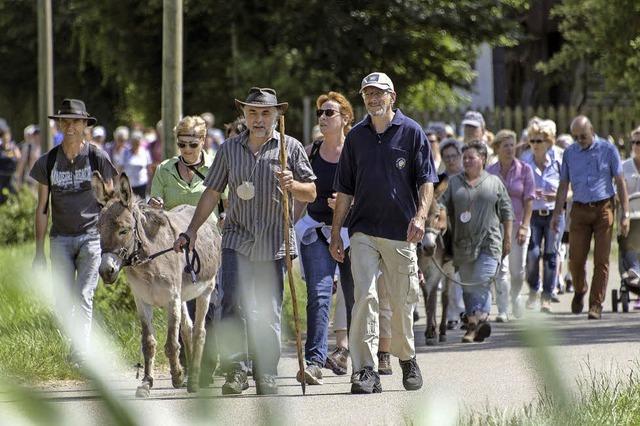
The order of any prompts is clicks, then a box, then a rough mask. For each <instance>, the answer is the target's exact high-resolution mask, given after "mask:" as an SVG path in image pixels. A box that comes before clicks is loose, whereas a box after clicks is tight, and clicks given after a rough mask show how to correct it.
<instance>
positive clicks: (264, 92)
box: [236, 87, 289, 114]
mask: <svg viewBox="0 0 640 426" xmlns="http://www.w3.org/2000/svg"><path fill="white" fill-rule="evenodd" d="M236 106H237V107H238V108H240V109H242V107H243V106H252V107H259V108H266V107H276V108H278V109H279V110H280V111H281V112H282V113H283V114H284V112H285V111H286V110H287V108H288V107H289V104H288V103H287V102H280V103H278V97H277V96H276V91H275V90H273V89H270V88H268V87H264V88H260V87H252V88H251V89H249V94H248V95H247V99H246V100H245V101H244V102H242V101H241V100H238V99H236Z"/></svg>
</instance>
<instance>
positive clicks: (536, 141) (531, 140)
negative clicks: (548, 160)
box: [529, 139, 544, 143]
mask: <svg viewBox="0 0 640 426" xmlns="http://www.w3.org/2000/svg"><path fill="white" fill-rule="evenodd" d="M543 142H544V139H529V143H543Z"/></svg>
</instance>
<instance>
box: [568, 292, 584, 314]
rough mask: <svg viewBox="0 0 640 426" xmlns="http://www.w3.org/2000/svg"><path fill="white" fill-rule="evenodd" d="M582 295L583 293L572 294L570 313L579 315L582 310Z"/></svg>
mask: <svg viewBox="0 0 640 426" xmlns="http://www.w3.org/2000/svg"><path fill="white" fill-rule="evenodd" d="M584 295H585V293H578V292H577V291H576V292H575V293H573V299H571V312H573V313H574V314H579V313H581V312H582V309H584Z"/></svg>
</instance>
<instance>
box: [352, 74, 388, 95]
mask: <svg viewBox="0 0 640 426" xmlns="http://www.w3.org/2000/svg"><path fill="white" fill-rule="evenodd" d="M369 86H373V87H377V88H378V89H382V90H388V91H390V92H395V90H394V88H393V81H391V79H390V78H389V76H388V75H386V74H385V73H383V72H372V73H371V74H369V75H368V76H366V77H365V78H363V79H362V83H361V84H360V93H362V91H363V90H364V89H365V87H369Z"/></svg>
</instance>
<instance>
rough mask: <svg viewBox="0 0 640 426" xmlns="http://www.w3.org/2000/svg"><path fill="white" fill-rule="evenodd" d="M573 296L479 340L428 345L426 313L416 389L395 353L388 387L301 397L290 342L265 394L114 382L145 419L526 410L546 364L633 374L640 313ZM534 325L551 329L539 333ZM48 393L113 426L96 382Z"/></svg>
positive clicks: (336, 384) (327, 389)
mask: <svg viewBox="0 0 640 426" xmlns="http://www.w3.org/2000/svg"><path fill="white" fill-rule="evenodd" d="M612 286H615V287H617V285H614V284H612ZM571 296H572V295H571V294H566V295H562V296H561V303H558V304H554V305H553V311H554V313H552V314H542V313H539V312H534V311H528V312H527V314H526V316H525V317H524V318H523V319H520V320H515V321H511V322H509V323H506V324H496V323H492V326H493V332H492V335H491V337H490V338H489V339H488V340H487V341H486V342H484V343H478V344H462V343H460V339H461V337H462V335H463V333H464V331H462V330H452V331H449V334H448V342H446V343H440V344H438V345H436V346H425V345H424V335H423V333H424V315H422V318H421V320H420V321H418V322H417V323H416V327H415V335H416V342H417V352H418V353H417V358H418V363H419V365H420V367H421V369H422V374H423V377H424V386H423V388H422V389H421V390H420V391H416V392H407V391H405V390H404V388H403V386H402V373H401V370H400V367H399V365H398V361H397V360H396V359H393V360H392V363H393V369H394V373H393V375H391V376H382V387H383V393H382V394H377V395H351V394H350V383H349V376H348V375H346V376H335V375H334V374H333V373H332V372H331V371H329V370H324V374H325V378H324V385H322V386H307V394H306V396H302V395H301V388H300V385H299V384H298V383H297V382H296V380H295V372H296V369H297V361H296V358H295V347H294V346H291V345H287V346H285V347H284V348H283V350H284V352H283V356H282V359H281V361H280V366H279V368H280V371H279V372H280V376H279V378H278V384H279V391H280V393H279V395H277V396H257V395H256V392H255V387H254V383H253V381H252V380H250V384H251V387H250V388H249V389H248V390H247V391H246V392H245V393H244V394H243V395H241V396H234V397H222V396H221V390H220V387H221V386H222V384H223V382H224V380H223V378H221V377H218V378H216V380H215V382H214V384H213V386H212V387H211V388H208V389H205V390H203V391H201V393H200V394H198V395H197V396H196V395H191V394H188V393H187V392H186V389H173V388H172V387H171V382H170V378H169V376H168V374H166V372H157V373H156V381H155V385H154V388H153V389H152V391H151V397H150V398H149V399H146V400H136V399H135V397H134V395H135V389H136V386H137V384H138V381H137V380H136V379H135V373H134V371H133V370H132V371H131V372H130V374H128V375H126V376H120V377H118V376H114V377H113V378H110V379H109V384H110V386H111V388H113V389H114V390H115V391H116V393H117V394H118V395H120V396H121V398H122V399H123V400H124V401H125V403H126V404H127V406H128V407H130V409H131V410H132V412H133V413H134V417H135V418H136V419H138V420H139V421H140V423H141V424H162V425H172V424H198V421H199V420H202V423H203V424H230V425H231V424H234V425H235V424H263V423H264V424H266V423H269V424H301V425H314V424H342V423H347V424H353V423H359V424H364V423H366V424H402V423H409V422H416V423H420V422H422V421H429V422H430V423H431V424H451V423H450V422H451V421H454V420H455V418H456V415H458V414H459V413H464V412H468V411H469V410H474V411H479V412H484V411H486V410H487V409H489V408H492V409H500V410H503V409H513V410H519V409H522V408H523V407H525V406H526V405H528V404H535V402H536V400H537V398H538V395H539V393H540V392H541V391H543V389H544V386H545V381H544V380H543V379H542V377H543V374H544V372H545V370H546V371H547V372H550V374H551V376H552V377H555V378H559V379H560V383H562V384H563V385H564V386H566V387H567V388H568V389H570V390H571V391H572V392H577V391H578V390H579V388H580V385H579V384H578V381H577V380H578V379H580V378H582V379H588V377H589V374H593V373H595V374H604V375H606V377H608V378H609V380H611V381H616V380H624V377H625V376H627V375H628V373H629V371H630V370H631V369H632V368H634V366H636V365H635V360H636V359H639V349H640V333H639V332H638V331H639V328H640V327H639V325H640V315H639V314H638V313H639V312H640V311H635V312H634V311H633V308H632V309H631V312H629V313H611V306H610V305H611V304H610V301H609V297H610V295H608V296H607V305H606V306H605V312H604V313H603V318H602V319H601V320H599V321H588V320H587V315H586V313H583V314H581V315H573V314H571V313H570V301H571ZM422 309H423V308H422ZM494 309H495V306H494ZM422 313H423V311H422ZM533 328H535V329H540V330H543V332H540V331H538V332H532V331H531V330H532V329H533ZM541 336H542V337H541ZM545 336H546V337H545ZM532 339H533V340H532ZM536 339H537V340H536ZM540 339H542V341H543V342H546V343H547V344H548V346H543V348H544V347H546V349H542V350H541V349H540V347H539V346H535V345H533V346H532V342H533V341H534V340H535V341H540ZM545 350H546V351H548V352H545ZM545 353H549V354H550V355H551V356H552V360H553V361H552V367H549V365H548V364H547V365H541V364H540V363H539V362H538V360H539V359H540V358H539V355H540V354H545ZM40 395H41V396H43V397H44V398H46V399H47V400H49V401H50V402H51V404H52V406H53V407H54V408H56V409H60V410H61V411H62V413H63V415H64V416H65V419H67V420H69V424H74V425H85V424H87V425H89V424H90V425H94V424H113V420H112V419H110V418H109V417H108V416H107V415H106V414H105V412H104V410H103V409H102V407H103V404H102V402H101V401H100V399H99V398H98V397H97V396H96V391H95V390H94V389H93V386H92V385H91V384H73V385H68V384H53V385H51V386H47V387H45V388H44V389H42V390H41V391H40ZM9 399H10V398H9ZM2 401H4V402H2ZM11 406H12V403H11V402H10V401H7V397H6V395H5V397H4V398H3V396H2V394H0V424H10V423H7V420H6V419H8V418H9V417H7V414H6V413H8V411H9V408H11ZM3 412H4V414H3ZM2 419H5V420H4V421H3V420H2Z"/></svg>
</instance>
